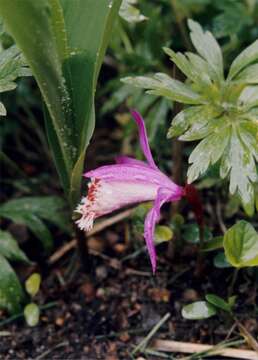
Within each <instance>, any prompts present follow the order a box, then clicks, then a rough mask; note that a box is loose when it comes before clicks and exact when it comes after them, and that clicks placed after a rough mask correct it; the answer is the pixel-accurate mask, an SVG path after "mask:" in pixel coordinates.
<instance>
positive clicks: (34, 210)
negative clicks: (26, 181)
mask: <svg viewBox="0 0 258 360" xmlns="http://www.w3.org/2000/svg"><path fill="white" fill-rule="evenodd" d="M64 206H65V202H64V200H63V199H61V198H59V197H57V196H45V197H23V198H20V199H13V200H10V201H8V202H6V203H4V204H3V205H1V206H0V216H3V217H6V218H8V219H10V220H12V221H14V222H17V223H20V224H24V225H26V226H28V227H29V229H30V230H31V231H32V232H33V234H34V235H35V236H36V237H37V238H39V240H40V241H41V242H42V245H43V246H44V248H45V250H46V251H49V250H50V249H51V248H52V246H53V238H52V235H51V233H50V231H49V230H48V228H47V226H46V225H45V224H44V223H43V221H42V220H47V221H48V222H50V223H52V224H54V225H56V226H57V227H59V228H61V229H62V230H63V231H66V232H69V231H70V228H69V225H70V222H69V218H68V216H67V213H66V212H65V211H64Z"/></svg>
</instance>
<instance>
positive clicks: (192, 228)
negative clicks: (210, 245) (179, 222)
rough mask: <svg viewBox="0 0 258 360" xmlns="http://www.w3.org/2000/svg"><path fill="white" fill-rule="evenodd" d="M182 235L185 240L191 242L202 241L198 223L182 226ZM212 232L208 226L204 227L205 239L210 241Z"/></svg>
mask: <svg viewBox="0 0 258 360" xmlns="http://www.w3.org/2000/svg"><path fill="white" fill-rule="evenodd" d="M182 237H183V239H184V240H185V241H187V242H189V243H191V244H198V243H199V242H200V228H199V226H198V225H197V224H196V223H193V224H185V225H183V226H182ZM211 237H212V234H211V232H210V229H209V228H208V227H205V228H204V241H205V242H206V241H210V239H211Z"/></svg>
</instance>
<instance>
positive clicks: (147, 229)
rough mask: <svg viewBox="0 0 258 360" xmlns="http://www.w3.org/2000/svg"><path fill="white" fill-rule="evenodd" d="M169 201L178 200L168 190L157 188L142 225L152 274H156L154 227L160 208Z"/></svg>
mask: <svg viewBox="0 0 258 360" xmlns="http://www.w3.org/2000/svg"><path fill="white" fill-rule="evenodd" d="M171 200H178V198H177V197H176V196H175V195H171V191H170V189H166V188H159V190H158V193H157V197H156V199H155V202H154V206H153V208H152V209H151V210H150V211H149V212H148V214H147V216H146V219H145V223H144V238H145V241H146V245H147V249H148V252H149V256H150V260H151V266H152V271H153V274H154V273H155V272H156V267H157V259H156V249H155V245H154V231H155V225H156V223H157V222H158V221H159V219H160V209H161V206H162V205H163V204H164V203H165V202H168V201H171Z"/></svg>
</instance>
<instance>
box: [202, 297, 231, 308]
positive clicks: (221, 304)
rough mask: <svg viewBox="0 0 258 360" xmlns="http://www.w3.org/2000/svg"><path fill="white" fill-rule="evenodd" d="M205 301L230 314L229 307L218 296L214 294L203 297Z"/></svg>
mask: <svg viewBox="0 0 258 360" xmlns="http://www.w3.org/2000/svg"><path fill="white" fill-rule="evenodd" d="M205 299H206V300H207V301H208V303H210V304H212V305H214V306H216V307H217V308H219V309H221V310H224V311H227V312H231V306H230V305H229V303H227V302H226V301H225V300H224V299H222V298H221V297H220V296H217V295H214V294H207V295H205Z"/></svg>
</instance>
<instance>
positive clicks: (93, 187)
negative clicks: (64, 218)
mask: <svg viewBox="0 0 258 360" xmlns="http://www.w3.org/2000/svg"><path fill="white" fill-rule="evenodd" d="M157 191H158V185H155V184H153V183H145V182H136V181H135V182H130V181H128V182H122V181H105V180H99V179H92V181H91V182H90V183H89V185H88V195H87V196H86V197H83V198H82V200H81V203H80V204H79V205H78V207H77V208H76V210H75V211H76V212H77V213H79V214H81V215H82V216H81V218H80V219H79V220H77V221H76V224H77V225H78V227H79V228H80V229H81V230H85V231H89V230H91V229H92V226H93V222H94V220H95V219H96V218H97V217H99V216H102V215H105V214H108V213H110V212H112V211H115V210H117V209H120V208H122V207H124V206H126V205H130V204H136V203H139V202H144V201H150V200H154V199H155V197H156V195H157Z"/></svg>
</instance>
